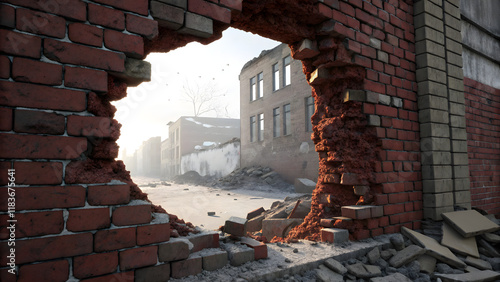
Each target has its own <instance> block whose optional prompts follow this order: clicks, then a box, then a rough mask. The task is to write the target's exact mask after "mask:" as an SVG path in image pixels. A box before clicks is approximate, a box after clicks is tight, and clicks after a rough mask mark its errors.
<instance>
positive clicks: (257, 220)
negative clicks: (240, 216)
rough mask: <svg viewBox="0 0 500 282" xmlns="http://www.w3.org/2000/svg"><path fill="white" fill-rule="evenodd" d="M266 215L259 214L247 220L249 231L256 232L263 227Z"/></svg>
mask: <svg viewBox="0 0 500 282" xmlns="http://www.w3.org/2000/svg"><path fill="white" fill-rule="evenodd" d="M265 218H266V217H265V215H263V214H262V215H259V216H257V217H254V218H252V219H250V220H249V221H247V232H255V231H259V230H261V229H262V221H263V220H264V219H265Z"/></svg>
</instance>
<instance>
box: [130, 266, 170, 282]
mask: <svg viewBox="0 0 500 282" xmlns="http://www.w3.org/2000/svg"><path fill="white" fill-rule="evenodd" d="M169 279H170V264H169V263H164V264H160V265H156V266H151V267H145V268H140V269H136V270H135V280H134V281H136V282H163V281H168V280H169Z"/></svg>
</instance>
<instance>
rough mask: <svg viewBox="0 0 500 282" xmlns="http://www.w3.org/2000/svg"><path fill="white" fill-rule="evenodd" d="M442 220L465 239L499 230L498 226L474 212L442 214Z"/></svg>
mask: <svg viewBox="0 0 500 282" xmlns="http://www.w3.org/2000/svg"><path fill="white" fill-rule="evenodd" d="M442 216H443V219H444V220H445V221H446V222H447V223H448V224H450V225H451V226H452V227H453V228H454V229H455V230H456V231H458V233H460V234H461V235H462V236H464V237H465V238H469V237H473V236H476V235H480V234H484V233H488V232H494V231H497V230H500V226H499V225H498V224H495V223H493V222H492V221H491V220H489V219H488V218H486V217H485V216H483V215H482V214H480V213H479V212H477V211H475V210H467V211H456V212H448V213H444V214H443V215H442Z"/></svg>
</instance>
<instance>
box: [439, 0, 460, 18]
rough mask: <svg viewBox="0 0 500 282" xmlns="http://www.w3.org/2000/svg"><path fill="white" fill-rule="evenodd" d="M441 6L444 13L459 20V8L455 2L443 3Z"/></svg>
mask: <svg viewBox="0 0 500 282" xmlns="http://www.w3.org/2000/svg"><path fill="white" fill-rule="evenodd" d="M443 4H444V5H443V6H444V11H445V13H447V14H450V15H452V16H453V17H455V18H457V19H460V8H459V7H458V6H459V5H458V2H457V1H444V3H443ZM455 4H456V5H455Z"/></svg>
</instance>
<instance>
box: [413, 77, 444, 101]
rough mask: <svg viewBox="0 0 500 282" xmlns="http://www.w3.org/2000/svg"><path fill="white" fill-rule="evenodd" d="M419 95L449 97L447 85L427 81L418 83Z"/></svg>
mask: <svg viewBox="0 0 500 282" xmlns="http://www.w3.org/2000/svg"><path fill="white" fill-rule="evenodd" d="M418 95H419V96H421V95H436V96H440V97H443V98H447V97H448V88H447V87H446V85H445V84H442V83H437V82H434V81H430V80H426V81H422V82H419V83H418Z"/></svg>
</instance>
